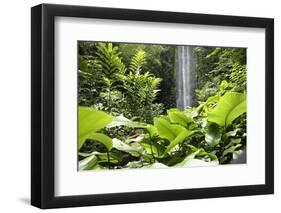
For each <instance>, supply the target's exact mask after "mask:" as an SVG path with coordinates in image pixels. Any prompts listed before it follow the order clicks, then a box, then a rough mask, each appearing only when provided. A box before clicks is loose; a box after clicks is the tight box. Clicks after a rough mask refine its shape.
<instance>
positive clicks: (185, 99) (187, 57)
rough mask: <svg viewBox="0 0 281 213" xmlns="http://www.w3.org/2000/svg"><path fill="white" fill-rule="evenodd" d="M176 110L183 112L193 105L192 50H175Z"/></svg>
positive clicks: (193, 74)
mask: <svg viewBox="0 0 281 213" xmlns="http://www.w3.org/2000/svg"><path fill="white" fill-rule="evenodd" d="M176 89H177V108H179V109H181V110H184V109H186V108H187V107H189V106H190V107H191V106H193V104H194V97H195V96H194V92H195V91H194V89H195V65H194V54H193V48H192V47H190V46H178V47H177V50H176Z"/></svg>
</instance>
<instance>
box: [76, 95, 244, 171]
mask: <svg viewBox="0 0 281 213" xmlns="http://www.w3.org/2000/svg"><path fill="white" fill-rule="evenodd" d="M202 104H205V103H202ZM80 111H81V113H82V114H81V120H80V118H79V130H80V122H82V123H81V126H82V127H83V128H82V129H83V131H82V132H81V135H82V136H81V140H80V132H79V141H82V142H80V143H81V144H83V142H84V143H85V141H86V140H89V139H91V140H93V141H97V142H100V143H102V144H103V145H104V146H105V148H106V151H105V152H107V161H105V158H106V156H105V154H103V152H102V150H99V151H98V150H94V151H93V150H92V151H91V152H88V153H85V152H83V147H82V148H81V147H80V157H81V156H86V157H81V169H84V170H85V169H89V168H99V169H101V168H107V167H108V168H139V167H145V168H146V167H147V168H148V167H150V168H151V167H169V166H174V167H178V166H195V165H216V164H218V163H221V164H223V163H228V162H229V161H231V160H232V159H234V158H235V156H236V155H237V153H239V152H241V150H242V149H243V147H244V146H245V143H246V129H245V124H243V122H241V121H242V120H243V119H245V117H244V115H245V112H246V95H245V94H243V93H237V92H229V93H226V94H224V95H223V96H221V97H219V98H218V101H216V103H215V104H214V105H213V106H210V107H209V108H208V109H205V110H201V111H200V112H198V108H190V109H188V110H187V111H180V110H179V109H170V110H168V111H167V115H165V116H160V117H155V118H154V122H153V124H149V123H144V122H136V121H131V120H130V119H127V118H125V117H124V116H117V117H112V116H110V115H108V114H105V113H104V112H101V111H97V110H93V109H88V108H81V109H79V112H80ZM85 113H88V114H85ZM79 116H80V115H79ZM83 116H87V117H88V119H87V120H84V119H83V118H85V117H83ZM92 118H95V120H96V122H95V124H94V125H93V124H90V123H91V120H92ZM97 119H98V120H97ZM239 119H240V120H239ZM237 120H239V122H236V121H237ZM89 121H90V122H89ZM97 121H98V122H97ZM83 122H86V123H87V125H85V126H86V127H85V126H84V124H83ZM92 125H93V128H91V129H90V128H88V129H87V127H89V126H92ZM97 125H98V126H97ZM118 127H126V128H129V129H134V130H135V131H134V133H135V135H132V136H129V135H127V136H125V137H120V136H119V135H110V137H109V136H106V135H105V134H106V132H107V131H109V130H110V129H113V128H118ZM84 129H86V130H89V131H86V130H85V131H84ZM84 132H86V133H84ZM93 155H94V156H96V157H95V158H94V157H93ZM85 159H87V160H85ZM93 165H95V166H93Z"/></svg>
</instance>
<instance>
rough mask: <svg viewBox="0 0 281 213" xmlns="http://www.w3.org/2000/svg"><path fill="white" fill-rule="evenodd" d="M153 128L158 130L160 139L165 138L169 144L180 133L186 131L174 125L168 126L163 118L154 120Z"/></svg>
mask: <svg viewBox="0 0 281 213" xmlns="http://www.w3.org/2000/svg"><path fill="white" fill-rule="evenodd" d="M154 126H155V127H156V128H157V130H158V134H159V136H160V137H161V138H165V139H167V140H169V141H170V142H171V141H173V140H174V139H175V138H176V137H177V136H178V135H179V134H180V133H181V132H182V131H184V130H186V129H185V128H184V127H182V126H180V125H176V124H170V123H169V121H167V120H166V119H164V118H155V119H154Z"/></svg>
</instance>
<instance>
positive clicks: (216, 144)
mask: <svg viewBox="0 0 281 213" xmlns="http://www.w3.org/2000/svg"><path fill="white" fill-rule="evenodd" d="M177 48H178V47H177V46H175V45H152V44H147V45H145V44H126V43H108V42H106V43H103V42H90V41H79V42H78V99H79V100H78V101H79V103H78V104H79V108H78V126H79V128H78V160H79V162H78V169H79V170H80V171H81V170H103V169H128V168H165V167H190V166H208V165H219V164H229V163H233V162H234V160H235V159H237V158H238V157H239V155H240V154H241V153H242V152H245V149H246V95H247V93H246V49H244V48H223V47H192V51H193V54H194V56H195V57H194V64H195V79H194V81H195V90H194V97H195V98H194V99H195V103H194V104H193V106H189V107H186V108H185V109H180V108H178V107H177V104H176V103H177V82H176V81H177V80H176V77H175V76H176V72H177V71H176V67H177V66H176V63H177V60H176V51H177Z"/></svg>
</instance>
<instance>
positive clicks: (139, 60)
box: [129, 50, 146, 74]
mask: <svg viewBox="0 0 281 213" xmlns="http://www.w3.org/2000/svg"><path fill="white" fill-rule="evenodd" d="M145 64H146V53H145V52H144V51H143V50H140V51H138V52H137V53H136V54H135V55H134V57H133V58H132V60H131V63H130V67H129V70H130V71H131V72H133V73H138V74H139V73H140V72H141V71H142V70H141V69H142V68H143V66H144V65H145Z"/></svg>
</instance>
